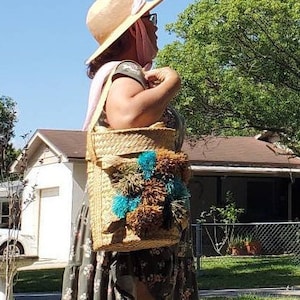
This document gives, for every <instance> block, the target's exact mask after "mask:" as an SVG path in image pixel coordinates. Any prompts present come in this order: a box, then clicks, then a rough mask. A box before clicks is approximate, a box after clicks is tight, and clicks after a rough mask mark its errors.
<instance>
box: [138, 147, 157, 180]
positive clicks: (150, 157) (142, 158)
mask: <svg viewBox="0 0 300 300" xmlns="http://www.w3.org/2000/svg"><path fill="white" fill-rule="evenodd" d="M138 164H139V166H140V168H141V170H142V171H143V173H144V178H145V179H150V178H151V176H152V174H153V172H154V169H155V165H156V153H155V151H145V152H143V153H141V154H140V155H139V157H138Z"/></svg>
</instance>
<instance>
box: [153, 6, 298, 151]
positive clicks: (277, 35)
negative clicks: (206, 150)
mask: <svg viewBox="0 0 300 300" xmlns="http://www.w3.org/2000/svg"><path fill="white" fill-rule="evenodd" d="M299 15H300V4H299V2H298V1H296V0H289V1H285V0H250V1H249V0H201V1H200V0H198V1H196V2H195V3H194V4H192V5H190V6H189V7H188V8H187V9H186V10H185V11H184V12H182V13H181V14H180V15H179V17H178V20H177V22H175V23H173V24H169V25H168V26H167V29H168V30H169V31H170V32H173V33H175V34H176V36H177V37H178V39H177V40H176V41H175V42H173V43H172V44H169V45H167V46H165V48H164V49H162V50H161V51H160V53H159V55H158V58H157V64H158V66H160V65H170V66H171V67H173V68H175V69H176V70H178V72H179V73H180V74H181V76H182V90H181V92H180V94H179V95H178V96H177V98H176V100H175V106H176V107H177V108H179V109H180V111H181V112H182V113H183V115H184V117H185V118H186V121H187V127H188V128H187V129H188V134H189V135H191V136H193V135H196V136H199V134H200V135H201V134H221V135H249V134H254V133H257V132H261V131H262V130H270V131H273V132H276V133H278V134H279V135H280V137H281V139H282V141H283V142H285V143H286V144H287V145H288V146H289V147H291V148H292V149H293V150H295V151H296V152H298V153H300V144H299V141H300V117H299V116H300V80H299V79H300V70H299V65H300V47H299V43H300V22H299Z"/></svg>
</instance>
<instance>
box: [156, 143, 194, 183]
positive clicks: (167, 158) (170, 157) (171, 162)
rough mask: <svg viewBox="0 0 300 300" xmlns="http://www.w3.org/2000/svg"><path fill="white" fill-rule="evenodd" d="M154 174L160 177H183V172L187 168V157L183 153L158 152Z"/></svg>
mask: <svg viewBox="0 0 300 300" xmlns="http://www.w3.org/2000/svg"><path fill="white" fill-rule="evenodd" d="M156 158H157V163H156V170H155V171H156V172H157V173H160V174H161V175H162V176H170V175H173V176H174V175H177V176H180V177H181V178H182V177H183V175H184V174H183V172H185V170H186V169H187V168H188V167H189V161H188V157H187V155H186V154H185V153H184V152H174V151H170V150H165V149H163V150H158V151H157V154H156Z"/></svg>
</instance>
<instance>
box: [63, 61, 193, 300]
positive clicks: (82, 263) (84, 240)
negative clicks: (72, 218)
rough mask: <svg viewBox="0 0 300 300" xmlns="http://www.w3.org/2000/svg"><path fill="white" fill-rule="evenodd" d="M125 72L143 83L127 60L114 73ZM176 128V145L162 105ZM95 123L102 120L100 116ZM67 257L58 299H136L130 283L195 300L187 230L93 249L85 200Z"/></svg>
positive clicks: (168, 298)
mask: <svg viewBox="0 0 300 300" xmlns="http://www.w3.org/2000/svg"><path fill="white" fill-rule="evenodd" d="M120 74H121V76H130V77H132V78H134V79H136V80H138V81H139V82H140V83H141V84H142V85H143V86H145V82H144V80H143V76H142V71H141V70H139V66H138V65H136V64H135V63H133V62H124V63H122V64H121V65H120V66H119V67H118V69H117V70H116V75H118V76H120ZM161 121H163V122H164V123H165V125H166V126H167V127H171V128H175V129H176V131H177V141H176V148H177V150H179V149H180V148H181V145H182V141H183V122H182V119H181V118H180V117H179V115H178V114H177V113H176V111H175V110H174V109H173V108H171V107H168V108H167V110H166V111H165V113H164V116H163V118H162V120H161ZM100 123H102V125H103V124H104V123H105V114H104V115H102V116H101V118H100ZM75 224H76V225H75V229H74V235H73V242H72V248H71V252H70V260H69V263H68V265H67V267H66V268H65V272H64V280H63V290H62V299H63V300H71V299H72V300H75V299H78V300H79V299H80V300H86V299H89V300H92V299H93V300H129V299H133V300H134V299H136V297H135V295H136V281H137V280H139V281H142V282H143V283H145V284H146V286H147V287H148V289H149V291H150V293H151V295H152V296H153V298H154V299H155V300H197V299H198V289H197V283H196V274H195V268H194V258H193V250H192V243H191V237H190V230H189V228H188V229H186V230H185V231H184V232H183V233H182V237H181V241H180V242H179V244H177V245H174V246H171V247H163V248H154V249H147V250H139V251H132V252H104V251H98V252H94V251H93V250H92V237H91V229H90V226H89V224H90V223H89V207H88V201H87V200H86V201H85V202H84V203H83V205H82V207H81V211H80V213H79V215H78V218H77V221H76V223H75Z"/></svg>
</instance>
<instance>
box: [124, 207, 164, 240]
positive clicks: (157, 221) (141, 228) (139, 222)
mask: <svg viewBox="0 0 300 300" xmlns="http://www.w3.org/2000/svg"><path fill="white" fill-rule="evenodd" d="M126 223H127V225H128V226H129V227H130V228H131V229H132V230H133V231H134V232H135V234H136V235H138V236H140V237H145V236H147V234H149V233H150V232H153V231H156V230H158V229H159V228H160V227H161V226H162V224H163V208H162V207H160V206H154V205H140V206H138V207H137V209H135V210H134V211H133V212H131V213H128V214H127V216H126Z"/></svg>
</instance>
